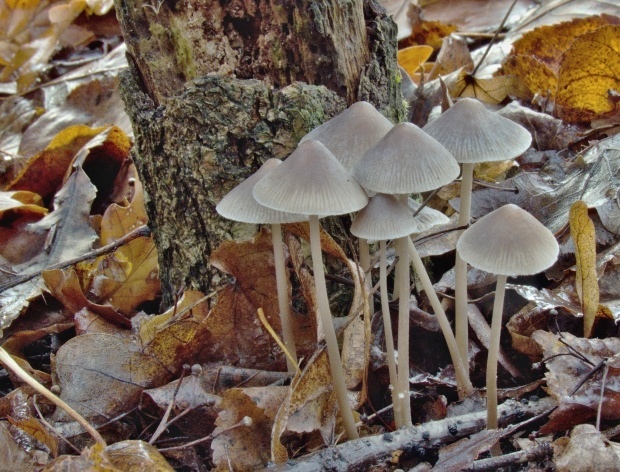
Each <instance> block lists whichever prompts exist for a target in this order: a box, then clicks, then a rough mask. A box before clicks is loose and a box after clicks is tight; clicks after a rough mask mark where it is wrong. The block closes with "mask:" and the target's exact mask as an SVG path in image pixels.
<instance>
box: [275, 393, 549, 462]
mask: <svg viewBox="0 0 620 472" xmlns="http://www.w3.org/2000/svg"><path fill="white" fill-rule="evenodd" d="M555 406H556V401H555V400H554V399H553V398H550V397H547V398H543V399H540V400H538V401H535V402H534V401H530V402H528V403H525V404H524V403H521V402H518V401H515V400H508V401H506V402H505V403H503V404H502V405H500V407H499V408H498V416H499V422H500V425H502V426H503V427H505V426H507V425H510V424H512V423H513V422H514V421H515V420H524V419H526V418H530V417H533V416H539V415H542V414H544V413H545V412H547V411H551V410H552V409H553V408H555ZM485 427H486V411H479V412H475V413H468V414H466V415H461V416H455V417H453V418H446V419H444V420H440V421H431V422H428V423H425V424H422V425H419V426H414V427H412V428H407V429H402V430H399V431H395V432H393V433H384V434H381V435H377V436H369V437H365V438H360V439H356V440H353V441H348V442H346V443H343V444H339V445H337V446H333V447H328V448H326V449H322V450H320V451H318V452H315V453H313V454H309V455H307V456H304V457H301V458H299V459H292V460H289V461H287V462H286V463H284V464H276V465H271V466H269V467H267V468H266V469H265V470H268V471H277V472H281V471H296V472H315V471H316V472H320V471H324V470H330V471H332V472H336V471H349V470H368V468H369V467H371V466H373V465H378V464H381V463H386V462H389V461H390V459H392V455H393V453H395V452H397V451H404V452H405V453H407V452H410V451H415V450H417V449H419V448H423V449H437V448H439V447H441V446H443V445H446V444H450V443H453V442H455V441H457V440H459V439H461V438H464V437H467V436H470V435H472V434H474V433H477V432H479V431H482V430H483V429H484V428H485Z"/></svg>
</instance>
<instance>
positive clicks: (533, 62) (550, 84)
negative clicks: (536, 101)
mask: <svg viewBox="0 0 620 472" xmlns="http://www.w3.org/2000/svg"><path fill="white" fill-rule="evenodd" d="M502 70H503V72H504V73H505V74H509V75H516V76H518V77H520V78H521V80H522V81H523V84H524V85H525V86H526V87H527V88H528V89H529V90H530V92H531V93H532V94H539V95H541V96H543V97H549V98H550V99H551V100H555V91H556V89H557V88H558V76H557V74H556V72H555V71H553V70H552V69H551V68H549V66H548V65H547V64H545V63H544V62H543V61H541V60H539V59H537V58H536V57H535V56H533V55H527V56H526V55H524V54H523V55H521V54H520V55H514V56H509V57H508V58H507V59H506V62H504V64H503V65H502Z"/></svg>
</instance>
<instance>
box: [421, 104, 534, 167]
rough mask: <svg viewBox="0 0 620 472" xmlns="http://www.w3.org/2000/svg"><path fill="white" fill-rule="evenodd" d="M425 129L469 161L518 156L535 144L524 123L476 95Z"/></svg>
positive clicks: (460, 158) (489, 160)
mask: <svg viewBox="0 0 620 472" xmlns="http://www.w3.org/2000/svg"><path fill="white" fill-rule="evenodd" d="M424 131H426V132H427V133H428V134H430V135H431V136H432V137H433V138H435V139H436V140H437V141H439V142H440V143H441V144H443V145H444V146H445V147H446V148H447V149H448V151H450V152H451V153H452V155H453V156H454V157H455V159H456V160H457V161H458V162H460V163H466V164H475V163H478V162H492V161H504V160H508V159H514V158H515V157H517V156H520V155H521V154H523V153H524V152H525V151H526V150H527V149H528V148H529V147H530V144H532V135H531V134H530V132H529V131H528V130H526V129H525V128H524V127H523V126H521V125H519V124H517V123H515V122H514V121H511V120H509V119H508V118H504V117H503V116H501V115H498V114H497V113H494V112H492V111H490V110H489V109H488V108H487V107H485V106H484V105H483V104H482V103H481V102H479V101H478V100H476V99H473V98H462V99H460V100H459V101H458V102H456V103H455V104H454V105H453V106H451V107H450V108H448V109H447V110H446V111H445V112H444V113H442V114H441V115H440V116H439V117H438V118H437V119H435V120H434V121H431V122H430V123H428V124H427V125H426V126H425V127H424Z"/></svg>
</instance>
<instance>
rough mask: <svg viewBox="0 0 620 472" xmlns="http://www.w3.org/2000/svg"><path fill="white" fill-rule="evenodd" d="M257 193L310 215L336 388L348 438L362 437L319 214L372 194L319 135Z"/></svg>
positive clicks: (347, 207)
mask: <svg viewBox="0 0 620 472" xmlns="http://www.w3.org/2000/svg"><path fill="white" fill-rule="evenodd" d="M253 195H254V198H255V199H256V200H257V201H258V202H259V203H260V204H262V205H265V206H267V207H269V208H273V209H275V210H280V211H290V212H293V213H298V214H304V215H309V224H310V248H311V252H312V267H313V271H314V282H315V290H316V298H317V305H318V312H319V313H318V315H319V317H320V319H321V323H322V326H323V332H324V336H325V342H326V346H327V356H328V358H329V364H330V368H331V372H332V380H333V386H334V391H335V393H336V397H337V399H338V406H339V407H340V414H341V416H342V420H343V424H344V427H345V431H346V433H347V436H348V438H349V439H355V438H358V437H359V435H358V432H357V428H356V427H355V420H354V418H353V412H352V411H351V405H350V402H349V397H348V394H347V388H346V384H345V379H344V369H343V368H342V361H341V359H340V351H339V348H338V341H337V338H336V332H335V329H334V324H333V321H332V316H331V310H330V308H329V300H328V298H327V288H326V285H325V274H324V272H323V254H322V251H321V240H320V226H319V217H322V216H328V215H341V214H344V213H350V212H354V211H357V210H359V209H361V208H363V207H364V206H365V205H366V203H368V196H367V195H366V192H364V190H363V189H362V188H361V187H360V186H359V185H358V184H357V182H355V181H354V180H353V178H352V177H351V175H349V173H348V172H347V171H346V170H345V168H344V167H343V166H342V164H340V163H339V162H338V161H337V160H336V158H335V157H334V155H333V154H332V153H331V152H330V151H329V150H328V149H327V148H326V147H325V146H324V145H323V144H321V143H320V142H318V141H315V140H308V141H305V142H303V143H301V144H300V145H299V146H298V147H297V149H296V150H295V151H294V152H293V153H292V154H291V155H290V156H289V157H288V158H287V159H286V161H285V162H284V163H283V164H282V165H281V166H279V167H278V168H277V169H274V170H273V171H272V172H271V173H269V174H268V175H267V176H265V177H264V178H263V179H261V180H260V181H259V182H258V183H257V184H256V185H255V186H254V189H253Z"/></svg>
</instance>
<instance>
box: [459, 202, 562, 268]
mask: <svg viewBox="0 0 620 472" xmlns="http://www.w3.org/2000/svg"><path fill="white" fill-rule="evenodd" d="M456 250H457V251H458V253H459V255H460V256H461V257H462V258H463V260H464V261H466V262H468V263H469V264H471V265H472V266H474V267H476V268H477V269H481V270H484V271H486V272H491V273H493V274H498V275H507V276H511V277H515V276H517V275H532V274H537V273H538V272H541V271H543V270H545V269H547V268H549V267H551V266H552V265H553V263H554V262H555V261H556V260H557V258H558V252H559V247H558V243H557V241H556V240H555V237H554V236H553V233H551V231H549V230H548V229H547V228H546V227H545V226H544V225H543V224H542V223H540V222H539V221H538V220H537V219H536V218H534V217H533V216H532V215H530V214H529V213H528V212H527V211H525V210H522V209H521V208H519V207H518V206H516V205H512V204H509V205H504V206H503V207H500V208H498V209H497V210H495V211H492V212H491V213H489V214H487V215H485V216H483V217H482V218H480V219H479V220H478V221H476V222H475V223H474V224H473V225H471V226H470V227H469V228H468V229H466V230H465V231H463V234H461V237H460V238H459V240H458V242H457V243H456Z"/></svg>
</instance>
